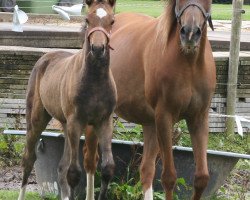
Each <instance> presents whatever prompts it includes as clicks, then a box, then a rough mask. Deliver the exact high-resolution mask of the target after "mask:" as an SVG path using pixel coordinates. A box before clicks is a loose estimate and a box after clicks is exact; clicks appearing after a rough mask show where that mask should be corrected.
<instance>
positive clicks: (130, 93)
mask: <svg viewBox="0 0 250 200" xmlns="http://www.w3.org/2000/svg"><path fill="white" fill-rule="evenodd" d="M211 1H212V0H169V1H168V3H167V6H166V9H165V11H164V13H163V14H162V15H161V16H160V17H159V18H157V19H155V18H152V17H149V16H145V15H140V14H133V13H124V14H118V15H116V23H115V25H114V27H113V29H112V30H113V34H112V37H111V41H112V42H111V46H112V47H113V48H114V49H115V50H114V51H112V52H111V70H112V73H113V76H114V79H115V83H116V87H117V94H118V102H117V108H116V111H115V112H116V114H117V115H118V116H120V117H122V118H124V119H126V120H128V121H131V122H134V123H138V124H142V126H143V132H144V151H143V157H142V163H141V167H140V174H141V181H142V185H143V192H144V199H146V200H152V199H153V190H152V181H153V178H154V174H155V161H156V157H157V154H158V153H159V151H160V156H161V159H162V164H163V166H162V167H163V169H162V176H161V183H162V186H163V188H164V190H165V192H166V199H167V200H171V199H173V190H174V187H175V183H176V177H177V175H176V171H175V167H174V160H173V153H172V140H171V139H172V131H173V125H174V124H175V123H176V122H178V121H179V120H181V119H185V120H186V121H187V125H188V128H189V132H190V134H191V140H192V144H193V151H194V158H195V163H196V171H195V179H194V193H193V197H192V199H194V200H196V199H200V198H201V195H202V192H203V191H204V189H205V187H206V186H207V183H208V180H209V173H208V167H207V155H206V149H207V141H208V111H209V107H210V101H211V98H212V95H213V92H214V90H215V82H216V72H215V63H214V59H213V55H212V50H211V47H210V44H209V42H208V39H207V21H209V24H210V25H211V26H212V22H211V18H210V9H211Z"/></svg>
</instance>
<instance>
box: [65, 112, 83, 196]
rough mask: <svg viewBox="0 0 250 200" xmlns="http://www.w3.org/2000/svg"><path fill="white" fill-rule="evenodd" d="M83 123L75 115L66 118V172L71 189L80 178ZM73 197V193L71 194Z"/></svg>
mask: <svg viewBox="0 0 250 200" xmlns="http://www.w3.org/2000/svg"><path fill="white" fill-rule="evenodd" d="M83 129H84V125H83V124H82V123H81V122H80V121H79V120H78V119H77V117H75V116H71V117H70V118H68V119H67V137H68V141H69V154H70V163H69V168H68V172H67V181H68V184H69V186H70V188H71V191H73V190H74V188H75V187H76V186H77V185H78V183H79V181H80V178H81V173H82V170H81V167H80V165H79V144H80V137H81V135H82V132H83ZM70 198H71V199H73V194H71V197H70Z"/></svg>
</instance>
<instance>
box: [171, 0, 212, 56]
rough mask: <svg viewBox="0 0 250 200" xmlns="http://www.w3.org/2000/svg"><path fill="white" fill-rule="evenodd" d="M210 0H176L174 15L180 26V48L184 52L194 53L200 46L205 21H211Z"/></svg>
mask: <svg viewBox="0 0 250 200" xmlns="http://www.w3.org/2000/svg"><path fill="white" fill-rule="evenodd" d="M211 2H212V0H176V6H175V14H176V18H177V21H178V23H179V26H180V40H181V46H182V48H183V50H184V51H185V52H194V51H195V50H196V49H197V48H198V47H199V44H200V40H201V36H202V32H203V31H206V25H207V21H208V22H209V25H210V27H211V28H212V29H213V26H212V21H211V15H210V10H211Z"/></svg>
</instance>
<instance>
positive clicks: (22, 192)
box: [18, 185, 27, 200]
mask: <svg viewBox="0 0 250 200" xmlns="http://www.w3.org/2000/svg"><path fill="white" fill-rule="evenodd" d="M26 186H27V185H25V186H23V187H22V188H21V189H20V193H19V197H18V200H24V196H25V191H26Z"/></svg>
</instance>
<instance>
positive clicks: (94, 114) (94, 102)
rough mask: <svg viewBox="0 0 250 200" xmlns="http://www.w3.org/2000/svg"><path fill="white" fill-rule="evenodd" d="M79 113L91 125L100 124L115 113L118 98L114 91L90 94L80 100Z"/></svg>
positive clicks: (82, 96)
mask: <svg viewBox="0 0 250 200" xmlns="http://www.w3.org/2000/svg"><path fill="white" fill-rule="evenodd" d="M77 101H78V103H77V104H78V106H77V112H78V115H80V116H81V117H82V118H84V119H86V120H87V121H88V123H89V124H94V123H98V122H100V121H102V120H104V119H106V118H107V117H109V116H110V115H111V113H112V112H113V111H114V108H115V104H116V98H115V93H113V90H111V89H110V90H107V88H106V90H105V91H103V92H99V93H97V94H96V93H95V94H94V93H92V94H91V93H88V92H86V93H85V94H83V95H81V96H80V97H79V98H78V100H77Z"/></svg>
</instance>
